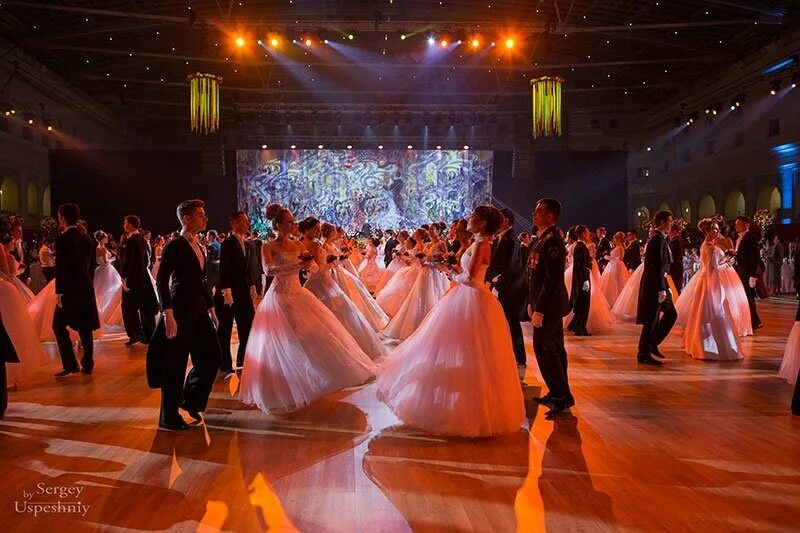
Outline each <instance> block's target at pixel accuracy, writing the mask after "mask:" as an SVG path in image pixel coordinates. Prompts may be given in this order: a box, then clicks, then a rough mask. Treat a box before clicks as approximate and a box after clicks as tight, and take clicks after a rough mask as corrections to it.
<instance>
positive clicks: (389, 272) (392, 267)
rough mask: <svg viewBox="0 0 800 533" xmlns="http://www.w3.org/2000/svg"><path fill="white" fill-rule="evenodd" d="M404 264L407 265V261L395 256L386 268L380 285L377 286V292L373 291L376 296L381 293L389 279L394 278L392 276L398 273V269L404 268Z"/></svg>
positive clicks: (379, 282)
mask: <svg viewBox="0 0 800 533" xmlns="http://www.w3.org/2000/svg"><path fill="white" fill-rule="evenodd" d="M403 266H405V263H404V262H403V260H402V259H400V258H399V257H395V258H394V259H392V261H391V262H390V263H389V266H387V267H386V269H385V270H384V271H383V273H382V274H381V279H380V281H378V285H377V286H376V287H375V292H373V294H374V295H375V297H376V298H377V297H378V295H379V294H380V292H381V290H383V288H384V287H385V286H386V284H387V283H389V280H390V279H392V277H393V276H394V275H395V274H396V273H397V271H398V270H400V269H401V268H403Z"/></svg>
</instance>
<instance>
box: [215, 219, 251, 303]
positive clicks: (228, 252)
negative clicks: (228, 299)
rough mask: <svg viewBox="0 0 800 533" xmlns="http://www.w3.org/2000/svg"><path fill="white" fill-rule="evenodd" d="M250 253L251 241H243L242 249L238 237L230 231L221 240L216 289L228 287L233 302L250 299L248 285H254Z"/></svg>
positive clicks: (220, 289) (219, 290)
mask: <svg viewBox="0 0 800 533" xmlns="http://www.w3.org/2000/svg"><path fill="white" fill-rule="evenodd" d="M251 255H252V243H250V242H248V241H247V240H245V241H244V251H242V246H241V245H240V244H239V239H238V238H237V237H236V236H235V235H233V234H232V233H231V235H229V236H228V237H227V238H226V239H225V240H224V241H222V246H221V249H220V258H219V283H218V284H217V291H218V292H221V291H222V289H230V290H231V294H232V296H233V301H234V302H236V301H239V300H244V299H245V298H246V299H248V300H249V299H250V287H252V286H253V285H255V283H254V282H253V276H252V273H251V271H250V256H251Z"/></svg>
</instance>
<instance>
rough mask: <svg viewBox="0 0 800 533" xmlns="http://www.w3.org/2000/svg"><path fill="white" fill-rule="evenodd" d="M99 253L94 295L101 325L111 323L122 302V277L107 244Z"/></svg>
mask: <svg viewBox="0 0 800 533" xmlns="http://www.w3.org/2000/svg"><path fill="white" fill-rule="evenodd" d="M101 248H102V249H99V250H98V254H97V268H96V269H95V270H94V296H95V298H96V299H97V312H98V314H99V316H100V324H101V325H117V324H111V317H112V316H113V314H114V311H116V309H117V307H119V306H120V304H121V303H122V278H120V277H119V273H117V270H116V269H115V268H114V266H113V265H112V264H111V259H112V257H113V256H112V255H111V252H109V251H108V250H107V249H106V248H105V246H102V247H101Z"/></svg>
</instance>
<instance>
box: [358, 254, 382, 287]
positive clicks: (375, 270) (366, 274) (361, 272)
mask: <svg viewBox="0 0 800 533" xmlns="http://www.w3.org/2000/svg"><path fill="white" fill-rule="evenodd" d="M383 270H384V269H382V268H381V267H380V265H378V263H377V262H376V258H375V257H373V258H372V259H364V260H363V261H362V262H361V264H360V265H359V266H358V277H359V278H360V279H361V282H362V283H363V284H364V286H365V287H366V288H367V290H368V291H369V292H371V293H372V294H375V293H376V290H377V288H378V283H379V282H380V281H381V278H382V277H383Z"/></svg>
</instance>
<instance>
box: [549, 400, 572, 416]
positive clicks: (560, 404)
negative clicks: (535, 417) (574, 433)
mask: <svg viewBox="0 0 800 533" xmlns="http://www.w3.org/2000/svg"><path fill="white" fill-rule="evenodd" d="M573 405H575V400H565V401H557V402H554V403H553V408H552V409H550V410H549V411H547V412H546V413H545V414H544V417H545V418H546V419H547V420H551V419H553V418H555V417H557V416H560V415H566V414H570V411H569V408H570V407H572V406H573Z"/></svg>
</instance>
